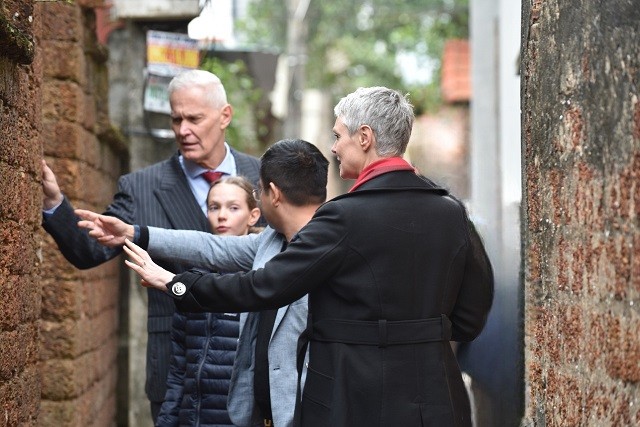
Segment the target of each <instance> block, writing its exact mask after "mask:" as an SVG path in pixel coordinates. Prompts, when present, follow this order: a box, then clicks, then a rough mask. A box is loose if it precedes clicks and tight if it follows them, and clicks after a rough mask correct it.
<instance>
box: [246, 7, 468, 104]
mask: <svg viewBox="0 0 640 427" xmlns="http://www.w3.org/2000/svg"><path fill="white" fill-rule="evenodd" d="M287 3H288V2H287V1H282V0H253V1H252V2H251V3H250V5H249V9H248V17H247V19H245V20H244V21H242V22H240V23H239V24H238V26H237V28H238V30H239V31H240V32H241V33H242V34H243V35H244V36H245V38H246V39H247V41H248V42H250V43H254V44H257V45H261V46H263V47H270V48H276V49H278V50H280V51H286V40H287V17H288V11H287ZM468 15H469V13H468V0H342V1H340V0H326V1H311V2H310V3H309V9H308V11H307V15H306V22H307V28H308V37H307V66H306V72H307V86H309V87H316V88H322V89H323V90H328V91H330V92H331V93H334V94H335V95H336V97H339V96H343V95H344V94H345V93H349V92H351V91H353V90H355V89H356V88H357V87H359V86H374V85H375V86H379V85H382V86H388V87H394V88H397V89H398V90H401V91H405V92H411V93H412V98H413V99H414V105H416V109H417V110H425V109H430V108H432V107H433V106H434V105H436V104H437V103H439V102H440V101H439V99H440V96H439V81H437V77H439V75H440V73H439V70H440V58H441V55H442V49H443V45H444V42H445V40H446V39H448V38H467V37H468ZM406 53H409V54H412V55H415V57H417V58H418V59H419V60H420V61H421V62H422V63H423V64H427V65H429V66H430V68H432V69H433V70H434V74H433V80H432V81H431V82H430V83H427V84H420V85H417V84H413V83H411V82H408V81H406V80H405V79H404V77H403V75H402V73H401V71H402V70H401V69H400V65H399V63H398V61H397V58H398V55H400V54H406ZM414 94H415V95H414ZM418 102H419V104H418Z"/></svg>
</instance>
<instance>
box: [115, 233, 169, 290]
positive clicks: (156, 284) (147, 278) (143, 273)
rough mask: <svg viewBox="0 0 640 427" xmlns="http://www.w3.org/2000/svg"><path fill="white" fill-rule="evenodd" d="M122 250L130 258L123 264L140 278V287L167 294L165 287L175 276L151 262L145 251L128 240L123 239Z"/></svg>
mask: <svg viewBox="0 0 640 427" xmlns="http://www.w3.org/2000/svg"><path fill="white" fill-rule="evenodd" d="M123 249H124V251H125V252H126V253H127V255H129V258H130V259H129V260H125V261H124V263H125V264H126V265H127V267H129V268H130V269H132V270H133V271H135V272H136V273H138V275H139V276H140V277H141V278H142V281H141V282H140V283H141V284H142V286H144V287H146V288H155V289H158V290H160V291H163V292H167V288H166V286H165V285H166V284H167V283H169V282H170V281H172V280H173V278H174V277H175V274H173V273H171V272H169V271H167V270H165V269H164V268H162V267H160V266H159V265H157V264H156V263H155V262H153V260H152V259H151V257H150V256H149V253H148V252H147V251H145V250H144V249H142V248H141V247H140V246H138V245H136V244H135V243H133V242H132V241H130V240H129V239H125V245H124V246H123Z"/></svg>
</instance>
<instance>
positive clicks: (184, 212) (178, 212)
mask: <svg viewBox="0 0 640 427" xmlns="http://www.w3.org/2000/svg"><path fill="white" fill-rule="evenodd" d="M154 194H155V196H156V198H157V199H158V202H159V203H160V206H162V209H163V210H164V212H165V214H166V215H167V218H168V219H169V221H170V222H171V225H172V227H173V228H174V229H175V230H200V231H206V230H207V229H208V223H207V218H206V217H205V216H204V215H203V214H202V210H201V209H200V206H199V205H198V203H197V202H196V200H195V198H194V196H193V192H192V191H191V187H189V183H188V182H187V178H186V177H185V175H184V172H183V171H182V168H181V167H180V163H179V161H178V156H177V155H175V156H173V157H172V158H171V161H170V162H169V164H168V167H167V170H166V171H165V173H164V174H163V176H162V182H161V184H160V187H159V188H157V189H155V190H154Z"/></svg>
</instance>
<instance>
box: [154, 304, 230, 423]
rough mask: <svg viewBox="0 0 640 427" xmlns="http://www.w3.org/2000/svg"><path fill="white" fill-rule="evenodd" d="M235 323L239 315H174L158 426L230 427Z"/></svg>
mask: <svg viewBox="0 0 640 427" xmlns="http://www.w3.org/2000/svg"><path fill="white" fill-rule="evenodd" d="M239 319H240V315H239V314H237V313H181V312H176V313H175V314H174V316H173V327H172V330H171V345H172V355H171V356H172V357H171V366H170V368H169V377H168V379H167V394H166V395H165V400H164V402H163V404H162V408H161V410H160V414H159V416H158V420H157V422H156V426H158V427H169V426H171V427H178V426H180V427H182V426H185V427H186V426H189V427H194V426H201V427H206V426H223V425H232V423H231V420H230V419H229V415H228V413H227V394H228V391H229V381H230V379H231V369H232V367H233V360H234V358H235V354H236V347H237V343H238V329H239Z"/></svg>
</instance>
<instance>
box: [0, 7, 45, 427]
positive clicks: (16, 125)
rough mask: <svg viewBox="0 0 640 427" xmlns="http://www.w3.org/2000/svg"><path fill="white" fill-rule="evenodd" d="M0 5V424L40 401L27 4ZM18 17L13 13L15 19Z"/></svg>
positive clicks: (33, 83)
mask: <svg viewBox="0 0 640 427" xmlns="http://www.w3.org/2000/svg"><path fill="white" fill-rule="evenodd" d="M5 3H6V4H2V6H3V8H0V47H1V49H0V76H2V80H1V81H0V110H1V111H0V200H1V201H0V293H1V294H2V302H1V303H0V426H5V425H6V426H15V425H34V423H35V421H36V419H37V417H38V407H39V403H40V373H39V372H40V370H39V364H38V362H39V357H40V356H39V318H40V308H41V297H40V280H39V274H40V271H39V267H40V265H41V254H40V251H39V248H40V244H41V238H40V236H39V229H40V209H41V205H42V199H41V196H40V185H39V183H38V179H39V159H40V156H41V144H40V135H41V126H40V119H39V116H40V111H41V110H40V87H39V84H38V76H37V69H36V68H37V67H36V66H30V65H29V64H31V63H32V61H33V52H34V48H33V47H34V45H33V43H32V41H31V40H32V35H33V20H31V22H30V21H29V18H28V17H29V16H32V10H31V7H30V4H31V2H30V1H21V2H16V1H11V2H5ZM16 14H17V16H16Z"/></svg>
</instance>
